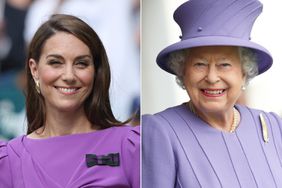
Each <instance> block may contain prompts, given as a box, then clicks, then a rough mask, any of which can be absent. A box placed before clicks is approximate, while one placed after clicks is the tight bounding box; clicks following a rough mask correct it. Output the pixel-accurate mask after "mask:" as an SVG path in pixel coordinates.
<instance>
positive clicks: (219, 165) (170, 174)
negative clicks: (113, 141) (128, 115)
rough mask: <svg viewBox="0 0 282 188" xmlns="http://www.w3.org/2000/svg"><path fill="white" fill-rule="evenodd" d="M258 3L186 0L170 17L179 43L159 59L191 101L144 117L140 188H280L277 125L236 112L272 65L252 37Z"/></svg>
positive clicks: (280, 124)
mask: <svg viewBox="0 0 282 188" xmlns="http://www.w3.org/2000/svg"><path fill="white" fill-rule="evenodd" d="M261 10H262V5H261V3H260V2H258V1H257V0H244V1H232V0H217V1H213V0H209V1H206V0H191V1H189V2H186V3H184V4H183V5H181V6H180V7H179V8H178V9H177V10H176V11H175V14H174V18H175V20H176V22H177V23H178V24H179V26H180V27H181V30H182V37H181V39H182V40H181V41H180V42H178V43H175V44H173V45H171V46H169V47H167V48H165V49H164V50H163V51H161V52H160V54H159V55H158V57H157V63H158V65H159V66H160V67H161V68H162V69H164V70H165V71H167V72H169V73H172V74H175V75H177V81H178V83H179V84H180V85H181V87H183V88H184V89H185V90H186V91H187V93H188V95H189V97H190V101H189V102H187V103H184V104H182V105H179V106H175V107H172V108H169V109H166V110H164V111H162V112H159V113H157V114H155V115H144V116H143V118H142V122H143V124H142V125H143V139H142V140H143V160H142V161H143V170H142V173H143V187H145V188H147V187H154V188H172V187H185V188H197V187H209V188H217V187H228V188H233V187H234V188H235V187H248V188H251V187H252V188H253V187H259V188H265V187H282V178H281V174H282V136H281V135H282V121H281V119H280V118H279V117H278V116H277V115H276V114H273V113H266V112H264V111H261V110H255V109H250V108H248V107H246V106H241V105H236V101H237V100H238V98H239V97H240V95H241V94H242V91H243V90H244V88H245V86H246V84H247V83H248V81H249V80H250V79H251V78H253V77H255V76H256V75H258V74H261V73H263V72H264V71H266V70H267V69H269V68H270V66H271V65H272V58H271V55H270V53H269V52H268V51H267V50H266V49H265V48H263V47H262V46H260V45H258V44H256V43H254V42H251V41H250V40H249V35H250V32H251V27H252V25H253V23H254V21H255V19H256V17H257V16H258V15H259V14H260V13H261Z"/></svg>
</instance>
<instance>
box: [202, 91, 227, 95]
mask: <svg viewBox="0 0 282 188" xmlns="http://www.w3.org/2000/svg"><path fill="white" fill-rule="evenodd" d="M204 92H205V93H207V94H210V95H218V94H221V93H223V90H204Z"/></svg>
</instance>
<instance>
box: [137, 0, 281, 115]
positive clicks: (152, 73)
mask: <svg viewBox="0 0 282 188" xmlns="http://www.w3.org/2000/svg"><path fill="white" fill-rule="evenodd" d="M185 1H186V0H173V1H167V0H154V1H150V0H143V1H142V53H141V54H142V56H141V58H142V64H141V65H142V107H141V112H142V114H146V113H156V112H158V111H161V110H164V109H166V108H168V107H170V106H175V105H178V104H181V103H183V102H185V101H188V100H189V98H188V96H187V94H186V92H185V90H183V89H181V88H180V87H179V86H178V85H177V84H176V82H175V77H174V76H173V75H171V74H169V73H166V72H165V71H163V70H161V69H160V68H159V67H158V66H157V64H156V57H157V55H158V53H159V52H160V51H161V50H162V49H164V48H165V47H167V46H168V45H170V44H173V43H175V42H177V41H179V40H180V39H179V36H180V35H181V31H180V29H179V27H178V25H177V24H176V22H175V21H174V20H173V12H174V11H175V9H176V8H177V7H178V6H179V5H181V4H182V3H184V2H185ZM261 2H262V3H263V12H262V14H261V15H260V16H259V17H258V19H257V20H256V22H255V24H254V27H253V30H252V33H251V38H252V41H254V42H256V43H259V44H260V45H262V46H264V47H265V48H266V49H268V50H269V51H270V53H271V54H272V57H273V60H274V62H273V66H272V67H271V68H270V69H269V70H268V71H267V72H265V73H263V74H262V75H259V76H257V77H255V78H254V79H253V80H251V82H250V83H249V85H248V87H247V90H246V91H245V94H246V100H247V101H246V102H247V105H248V106H249V107H253V108H259V109H263V110H265V111H273V112H276V113H278V114H279V115H282V97H281V93H282V86H281V85H280V82H282V55H280V54H281V52H280V51H281V49H280V45H281V44H280V42H282V36H281V33H282V25H281V24H280V23H279V22H278V20H279V18H281V16H282V11H281V6H282V2H281V1H277V0H261Z"/></svg>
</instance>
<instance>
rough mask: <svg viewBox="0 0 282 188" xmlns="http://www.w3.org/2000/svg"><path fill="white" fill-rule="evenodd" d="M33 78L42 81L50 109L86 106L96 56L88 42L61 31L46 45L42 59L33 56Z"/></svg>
mask: <svg viewBox="0 0 282 188" xmlns="http://www.w3.org/2000/svg"><path fill="white" fill-rule="evenodd" d="M29 67H30V70H31V73H32V75H33V78H34V79H35V80H38V81H39V84H40V92H41V94H42V96H43V98H44V101H45V106H46V110H47V113H48V111H49V110H52V109H55V110H57V111H76V110H82V109H83V103H84V101H85V99H86V98H87V97H88V96H89V94H90V92H91V90H92V88H93V82H94V63H93V57H92V55H91V53H90V50H89V48H88V46H87V45H85V44H84V43H83V42H82V41H81V40H79V39H78V38H76V37H75V36H74V35H71V34H68V33H65V32H58V33H56V34H54V35H53V36H52V37H50V38H49V39H48V40H47V41H46V43H45V45H44V46H43V49H42V53H41V56H40V58H39V62H36V61H35V60H34V59H30V60H29Z"/></svg>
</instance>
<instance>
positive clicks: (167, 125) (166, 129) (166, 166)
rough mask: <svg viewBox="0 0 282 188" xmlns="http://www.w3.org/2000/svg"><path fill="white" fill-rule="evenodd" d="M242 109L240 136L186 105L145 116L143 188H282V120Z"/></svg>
mask: <svg viewBox="0 0 282 188" xmlns="http://www.w3.org/2000/svg"><path fill="white" fill-rule="evenodd" d="M236 108H237V109H238V111H239V112H240V114H241V121H240V124H239V127H238V128H237V130H236V131H235V132H234V133H228V132H222V131H219V130H217V129H214V128H212V127H210V126H209V125H207V124H206V123H205V122H204V121H202V120H201V119H199V118H198V117H196V116H195V115H194V114H193V113H192V112H191V111H189V110H188V108H187V107H186V105H184V104H182V105H180V106H176V107H172V108H169V109H167V110H165V111H163V112H160V113H157V114H155V115H145V116H143V118H142V142H143V143H142V145H143V150H142V155H143V159H142V163H143V167H142V168H143V169H142V182H143V187H144V188H150V187H154V188H173V187H177V188H180V187H181V188H198V187H199V188H200V187H203V188H218V187H223V188H239V187H244V188H281V187H282V120H281V119H280V118H279V117H278V116H277V115H275V114H273V113H266V112H263V111H259V110H254V109H250V108H248V107H245V106H239V105H237V106H236ZM260 113H263V115H264V117H265V120H266V124H267V129H268V134H269V142H268V143H266V142H264V140H263V136H262V128H261V123H260V120H259V114H260Z"/></svg>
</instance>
